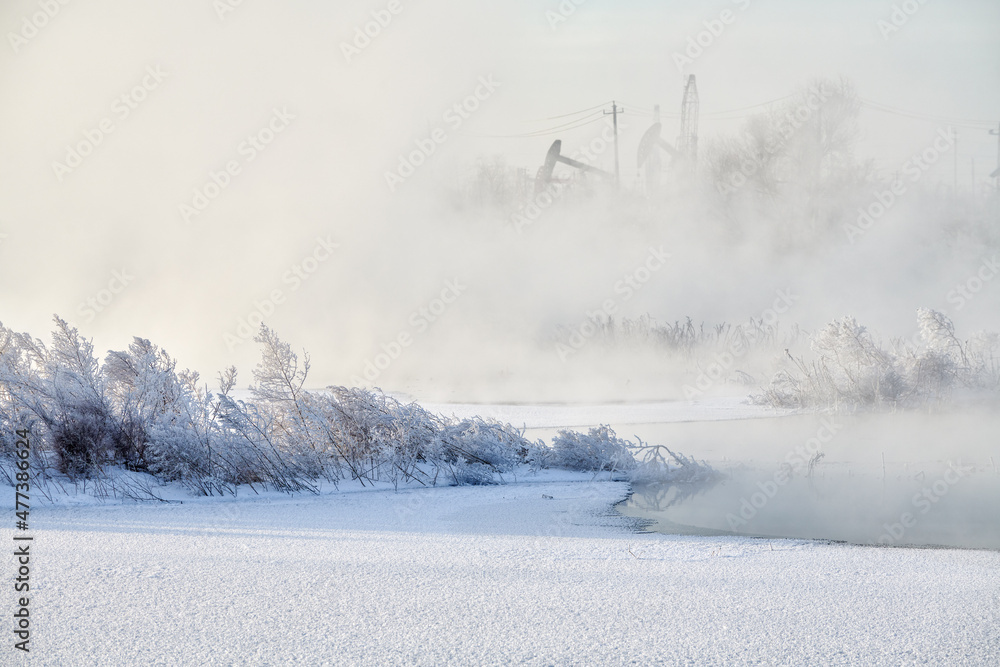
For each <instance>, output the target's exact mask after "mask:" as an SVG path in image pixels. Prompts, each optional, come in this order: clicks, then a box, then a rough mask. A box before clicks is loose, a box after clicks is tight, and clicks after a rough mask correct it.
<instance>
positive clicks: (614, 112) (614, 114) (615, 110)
mask: <svg viewBox="0 0 1000 667" xmlns="http://www.w3.org/2000/svg"><path fill="white" fill-rule="evenodd" d="M620 113H625V109H619V108H618V105H617V104H615V101H614V100H611V112H610V114H609V113H608V112H607V111H605V112H604V115H605V116H608V115H610V116H611V122H612V124H613V125H614V126H615V187H616V188H621V178H622V175H621V169H620V168H619V166H618V114H620Z"/></svg>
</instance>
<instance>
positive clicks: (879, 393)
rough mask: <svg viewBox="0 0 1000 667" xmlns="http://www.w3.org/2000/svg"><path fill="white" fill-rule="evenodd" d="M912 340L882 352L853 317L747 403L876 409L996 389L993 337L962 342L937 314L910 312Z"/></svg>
mask: <svg viewBox="0 0 1000 667" xmlns="http://www.w3.org/2000/svg"><path fill="white" fill-rule="evenodd" d="M917 324H918V327H919V340H918V341H917V342H916V343H908V342H905V343H904V342H897V343H895V344H894V345H892V346H891V347H890V348H889V349H886V348H884V347H883V346H882V345H881V344H879V343H878V342H876V340H875V339H874V338H873V337H872V335H871V334H870V333H869V332H868V330H867V329H866V328H865V327H864V326H861V325H860V324H858V323H857V321H856V320H855V319H854V318H853V317H845V318H843V319H841V320H835V321H834V322H832V323H830V324H828V325H827V326H825V327H824V328H823V329H821V330H820V331H819V332H818V333H817V334H816V335H815V336H814V338H813V341H812V350H813V352H814V353H816V357H815V358H814V359H813V360H812V361H808V362H807V361H805V360H803V359H795V358H793V359H792V362H793V364H794V368H793V369H781V370H779V371H778V372H777V373H776V374H775V375H774V377H773V378H772V380H771V383H770V385H769V386H768V387H766V388H765V389H764V390H763V391H762V392H761V393H760V394H757V395H753V396H751V400H753V401H755V402H757V403H762V404H768V405H774V406H778V407H830V408H837V409H841V408H882V407H905V406H910V405H917V404H921V403H926V402H928V401H938V400H941V399H943V398H944V397H946V396H947V395H948V393H949V392H950V391H951V390H953V389H955V388H957V387H966V388H972V389H996V388H997V387H998V385H1000V374H998V372H997V371H998V365H1000V364H998V355H997V349H998V338H997V337H996V335H995V334H986V333H980V334H977V335H976V336H974V337H973V339H972V340H970V341H969V342H968V343H966V344H963V343H962V342H961V341H960V340H959V339H958V337H957V336H956V335H955V326H954V324H953V323H952V321H951V320H950V319H949V318H948V317H946V316H945V315H944V314H942V313H939V312H937V311H934V310H930V309H926V308H921V309H920V310H919V311H917Z"/></svg>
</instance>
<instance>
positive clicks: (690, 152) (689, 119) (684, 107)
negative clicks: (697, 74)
mask: <svg viewBox="0 0 1000 667" xmlns="http://www.w3.org/2000/svg"><path fill="white" fill-rule="evenodd" d="M677 151H678V152H679V153H680V154H681V155H682V156H683V157H684V159H685V160H686V161H687V163H688V168H689V169H690V170H691V171H694V168H695V165H696V164H697V162H698V85H697V84H696V83H695V80H694V74H691V75H689V76H688V79H687V85H685V86H684V100H683V101H682V102H681V134H680V136H679V137H677Z"/></svg>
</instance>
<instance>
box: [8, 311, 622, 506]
mask: <svg viewBox="0 0 1000 667" xmlns="http://www.w3.org/2000/svg"><path fill="white" fill-rule="evenodd" d="M255 340H256V342H257V343H258V344H259V345H260V346H261V360H260V363H259V364H257V366H256V368H255V369H254V373H253V376H254V382H253V383H252V384H251V385H250V393H251V396H252V399H253V400H251V401H243V400H238V399H237V398H236V397H234V396H233V394H232V392H233V389H234V388H235V386H236V370H235V369H234V368H230V369H228V370H227V371H225V372H224V373H221V374H220V375H219V390H218V392H214V393H213V392H211V391H209V390H208V388H207V387H205V386H202V385H201V384H200V380H199V377H198V375H197V374H196V373H192V372H190V371H178V370H177V364H176V362H175V361H174V359H172V358H171V357H170V356H169V355H168V354H167V353H166V352H165V351H164V350H162V349H160V348H159V347H157V346H156V345H154V344H153V343H151V342H150V341H148V340H145V339H142V338H135V339H134V340H133V342H132V343H131V344H130V345H129V347H128V348H127V349H126V350H120V351H111V352H109V353H108V354H107V356H106V358H105V360H104V364H103V365H101V363H100V362H99V361H98V359H97V358H96V357H95V356H94V354H93V348H92V345H91V343H90V342H89V341H87V340H85V339H83V338H82V337H80V335H79V333H78V332H77V330H76V329H74V328H72V327H70V326H69V325H68V324H67V323H66V322H64V321H63V320H61V319H59V318H56V331H55V333H54V334H53V337H52V345H51V347H46V345H45V344H44V343H42V342H41V341H39V340H36V339H33V338H31V337H30V336H28V335H27V334H18V333H15V332H12V331H9V330H7V329H5V328H4V327H3V326H2V325H0V424H2V426H3V428H4V433H3V435H0V456H4V455H6V456H7V457H9V456H10V455H11V453H12V451H13V442H11V441H9V438H8V437H7V436H8V435H9V434H11V433H13V432H14V431H15V429H17V428H25V427H30V428H31V429H32V432H33V440H34V442H35V443H36V446H35V447H34V448H33V456H35V457H36V459H37V460H36V459H33V464H32V468H33V470H34V471H36V473H35V474H36V475H41V477H42V479H46V478H47V477H46V476H47V475H49V473H48V467H47V466H49V463H48V461H49V459H50V458H51V459H52V460H53V461H54V462H55V464H56V467H58V469H59V471H60V472H61V473H62V474H63V475H65V476H66V478H68V479H70V480H74V481H75V480H80V481H82V482H83V483H84V484H86V483H88V481H89V480H93V483H94V484H96V485H97V487H96V488H99V489H100V491H99V492H98V495H99V496H100V497H110V496H112V495H116V494H118V495H122V496H123V497H125V496H127V497H131V498H138V497H148V498H155V497H156V496H155V494H154V493H153V492H152V491H151V490H150V489H149V487H148V481H136V480H140V479H146V480H148V479H149V477H147V476H146V473H148V474H149V475H153V476H155V478H157V479H159V480H160V481H161V482H175V483H180V484H182V485H184V486H185V487H187V488H188V489H190V490H191V491H192V492H193V493H197V494H203V495H213V494H216V493H220V494H221V493H233V494H235V493H236V492H237V490H238V489H239V487H240V486H241V485H250V486H252V487H254V488H256V487H257V486H260V487H263V488H267V489H274V490H280V491H286V492H289V493H293V492H300V491H317V490H318V484H319V482H320V481H321V480H329V481H332V482H334V483H337V482H338V481H340V480H346V479H351V480H357V481H359V482H360V483H361V484H364V485H367V484H371V483H376V482H382V483H386V482H388V483H392V484H394V485H397V486H398V484H400V483H410V482H412V483H418V484H423V485H428V486H430V485H434V484H438V483H439V482H440V483H446V484H491V483H497V482H502V481H503V475H504V474H505V473H508V472H510V471H512V470H514V469H515V468H516V467H517V466H518V465H521V464H525V463H527V464H531V465H532V466H533V467H534V468H536V469H537V468H540V467H563V468H568V469H571V470H586V471H591V472H596V471H601V470H605V471H612V472H625V471H629V470H632V469H634V468H635V467H636V460H635V458H634V457H633V455H632V453H631V451H630V447H632V446H633V445H632V443H630V442H629V441H627V440H623V439H621V438H618V437H617V436H616V435H615V432H614V431H613V430H612V429H611V428H610V427H608V426H601V427H598V428H594V429H591V430H590V432H589V433H588V434H582V433H576V432H572V431H560V432H559V435H558V436H556V438H555V440H554V442H553V446H552V447H548V446H545V445H544V444H543V443H541V442H540V441H539V442H529V441H528V440H527V439H526V438H525V437H524V433H523V432H522V431H520V430H518V429H516V428H514V427H512V426H511V425H510V424H505V423H501V422H497V421H494V420H489V419H483V418H480V417H472V418H468V419H457V418H447V417H443V416H440V415H435V414H432V413H430V412H428V411H427V410H425V409H424V408H422V407H421V406H419V405H417V404H416V403H407V404H404V403H401V402H400V401H398V400H396V399H395V398H393V397H391V396H387V395H386V394H385V393H383V392H382V391H379V390H374V391H372V390H368V389H362V388H357V387H351V388H349V387H328V388H327V390H325V391H322V392H316V391H307V390H306V389H305V388H304V387H305V383H306V380H307V378H308V373H309V357H308V355H304V356H303V357H302V361H301V362H300V360H299V356H298V355H297V354H296V353H294V352H293V351H292V349H291V347H290V346H289V345H288V344H287V343H285V342H284V341H282V340H281V339H280V338H278V336H277V335H276V334H275V333H274V332H272V331H271V330H270V329H268V328H267V327H264V326H262V327H261V329H260V332H259V334H258V335H257V337H256V338H255ZM640 445H641V443H640ZM2 463H3V462H0V470H4V469H6V467H9V466H6V467H5V466H4V465H3V464H2ZM8 463H9V458H8ZM112 466H116V467H117V468H116V469H112ZM121 467H124V468H127V469H128V471H122V470H121ZM8 481H9V480H8ZM92 488H94V487H92Z"/></svg>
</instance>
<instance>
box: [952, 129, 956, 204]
mask: <svg viewBox="0 0 1000 667" xmlns="http://www.w3.org/2000/svg"><path fill="white" fill-rule="evenodd" d="M951 131H952V133H954V135H955V145H954V146H953V147H952V150H953V151H955V165H954V169H953V171H954V172H955V173H954V174H952V190H953V191H954V192H953V194H954V195H955V196H956V197H957V196H958V128H957V127H953V128H951Z"/></svg>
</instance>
